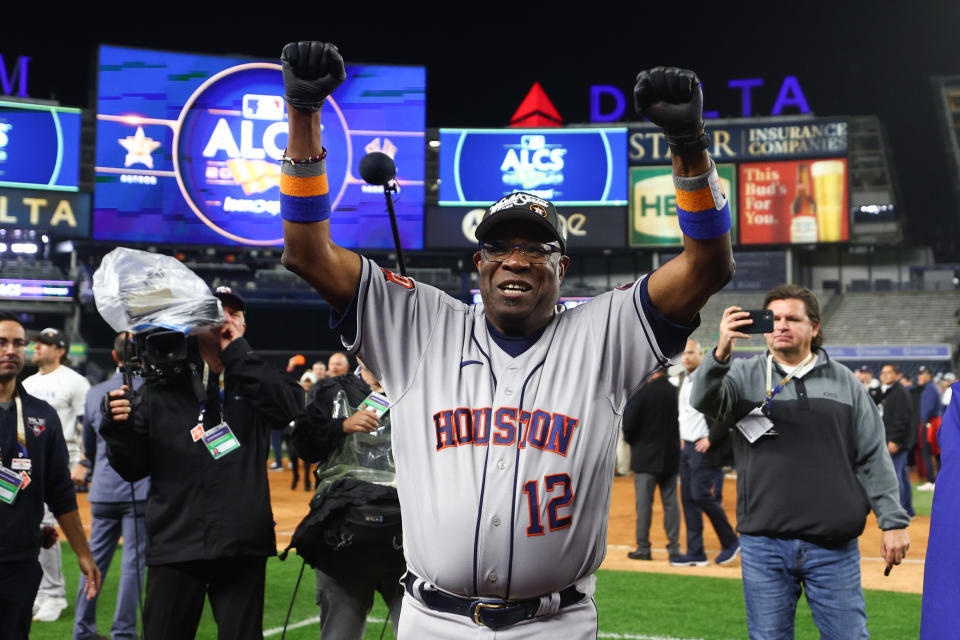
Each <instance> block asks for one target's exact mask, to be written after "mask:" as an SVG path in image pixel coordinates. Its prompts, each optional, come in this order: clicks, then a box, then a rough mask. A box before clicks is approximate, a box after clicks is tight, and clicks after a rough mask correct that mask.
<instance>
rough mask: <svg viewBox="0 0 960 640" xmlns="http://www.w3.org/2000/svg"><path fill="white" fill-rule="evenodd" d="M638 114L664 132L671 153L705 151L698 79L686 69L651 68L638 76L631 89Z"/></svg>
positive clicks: (701, 100) (701, 102) (701, 95)
mask: <svg viewBox="0 0 960 640" xmlns="http://www.w3.org/2000/svg"><path fill="white" fill-rule="evenodd" d="M633 96H634V99H635V100H636V105H637V112H638V113H640V114H642V115H644V116H646V117H647V118H648V119H650V121H651V122H653V123H654V124H656V125H658V126H659V127H660V128H661V129H663V134H664V136H665V137H666V138H667V142H669V143H670V149H671V150H672V151H673V153H674V154H681V155H683V154H690V153H695V152H698V151H700V150H702V149H706V148H707V145H708V142H709V141H708V139H707V136H706V134H705V132H704V130H703V92H702V91H701V90H700V79H699V78H697V74H695V73H694V72H693V71H690V70H689V69H678V68H677V67H654V68H653V69H648V70H646V71H641V72H640V73H639V74H637V84H636V86H635V87H634V89H633Z"/></svg>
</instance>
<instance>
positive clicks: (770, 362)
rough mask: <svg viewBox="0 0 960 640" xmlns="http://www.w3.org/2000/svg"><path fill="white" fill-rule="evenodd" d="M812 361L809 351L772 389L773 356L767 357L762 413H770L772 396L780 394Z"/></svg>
mask: <svg viewBox="0 0 960 640" xmlns="http://www.w3.org/2000/svg"><path fill="white" fill-rule="evenodd" d="M812 360H813V352H812V351H811V352H810V353H809V354H807V357H806V358H804V359H803V362H801V363H800V364H798V365H797V368H796V369H794V370H793V371H791V372H790V373H788V374H787V375H785V376H784V377H783V379H782V380H780V383H779V384H777V386H776V387H774V386H773V356H772V355H768V356H767V397H766V398H765V399H764V401H763V409H764V411H766V412H769V411H770V403H771V402H772V401H773V396H775V395H777V394H778V393H780V391H781V390H783V388H784V387H785V386H787V383H788V382H790V381H791V380H793V377H794V376H795V375H796V374H797V373H799V372H800V371H803V368H804V367H806V366H807V365H808V364H810V362H811V361H812Z"/></svg>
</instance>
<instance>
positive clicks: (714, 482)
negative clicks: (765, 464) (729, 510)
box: [680, 441, 737, 555]
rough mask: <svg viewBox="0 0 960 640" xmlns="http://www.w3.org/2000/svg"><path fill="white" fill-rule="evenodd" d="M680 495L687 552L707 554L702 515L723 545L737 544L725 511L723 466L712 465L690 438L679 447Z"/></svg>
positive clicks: (726, 546) (735, 535)
mask: <svg viewBox="0 0 960 640" xmlns="http://www.w3.org/2000/svg"><path fill="white" fill-rule="evenodd" d="M680 497H681V499H682V501H683V520H684V522H686V523H687V553H689V554H691V555H702V554H703V553H704V551H703V514H706V515H707V517H708V518H709V519H710V524H712V525H713V530H714V531H716V532H717V538H718V539H719V540H720V546H721V547H723V548H724V549H727V548H729V547H731V546H733V545H734V544H736V542H737V534H736V532H735V531H734V530H733V527H731V526H730V521H729V520H727V514H726V513H724V511H723V469H720V468H718V467H713V466H710V463H709V462H707V458H706V455H705V454H703V453H700V452H699V451H697V450H696V448H694V444H693V443H692V442H688V441H684V442H683V447H682V448H681V449H680Z"/></svg>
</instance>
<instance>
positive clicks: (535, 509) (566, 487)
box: [523, 473, 573, 536]
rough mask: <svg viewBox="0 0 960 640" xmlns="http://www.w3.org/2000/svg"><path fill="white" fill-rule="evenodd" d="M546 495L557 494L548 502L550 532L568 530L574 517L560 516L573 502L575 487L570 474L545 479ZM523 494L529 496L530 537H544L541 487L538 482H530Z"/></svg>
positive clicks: (528, 530)
mask: <svg viewBox="0 0 960 640" xmlns="http://www.w3.org/2000/svg"><path fill="white" fill-rule="evenodd" d="M543 484H544V487H545V488H546V493H553V492H554V491H556V492H557V493H556V494H555V495H554V497H552V498H550V500H549V501H548V502H547V525H548V526H549V527H550V531H556V530H557V529H566V528H567V527H569V526H570V525H571V524H572V523H573V516H572V515H566V516H562V515H560V513H559V511H560V509H562V508H564V507H569V506H570V504H571V503H572V502H573V486H572V483H571V481H570V474H568V473H555V474H553V475H549V476H546V477H544V479H543ZM523 492H524V493H526V494H527V506H528V508H529V511H530V526H529V527H527V535H528V536H542V535H543V534H544V530H543V522H541V519H540V486H539V483H538V481H537V480H530V481H529V482H527V483H525V484H524V485H523Z"/></svg>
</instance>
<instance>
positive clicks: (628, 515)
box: [61, 469, 930, 593]
mask: <svg viewBox="0 0 960 640" xmlns="http://www.w3.org/2000/svg"><path fill="white" fill-rule="evenodd" d="M268 477H269V479H270V497H271V502H272V504H273V517H274V519H275V520H276V523H277V524H276V531H277V548H278V549H281V550H282V549H283V548H285V547H286V546H287V544H288V543H289V542H290V538H291V536H293V532H294V530H295V529H296V527H297V524H299V522H300V520H301V519H303V516H305V515H306V514H307V512H308V511H309V507H308V503H309V501H310V497H311V496H312V495H313V494H312V493H308V492H306V491H304V490H303V485H302V480H301V484H300V485H299V486H298V487H297V489H295V490H291V489H290V482H291V480H292V478H293V473H292V472H291V471H289V470H286V469H285V470H283V471H275V472H270V473H268ZM77 497H78V503H79V506H80V518H81V520H82V521H83V524H84V527H85V528H86V529H87V531H88V533H89V530H90V508H89V504H88V503H87V500H86V494H79V495H78V496H77ZM735 503H736V480H735V479H733V478H727V479H726V481H725V482H724V488H723V506H724V508H725V510H726V512H727V516H728V517H729V518H730V522H731V524H733V523H735V521H736V513H735ZM681 521H682V518H681ZM635 522H636V511H635V508H634V495H633V479H632V478H630V477H620V478H615V479H614V483H613V496H612V498H611V505H610V521H609V530H608V533H607V558H606V560H605V561H604V563H603V567H602V568H604V569H616V570H619V571H645V572H648V573H676V574H684V575H695V576H710V577H720V578H736V579H739V578H740V562H739V560H738V561H736V562H735V563H734V564H732V565H728V566H724V567H720V566H717V565H713V564H711V565H710V566H709V567H702V568H701V567H671V566H670V565H669V564H668V562H667V552H666V542H667V540H666V536H665V535H664V533H663V525H662V522H663V510H662V508H661V506H660V496H659V493H658V494H657V495H656V496H655V497H654V507H653V526H651V527H650V538H651V542H652V543H653V557H654V559H653V560H652V561H649V562H646V561H638V560H630V559H628V558H627V552H628V551H630V550H632V549H633V548H634V546H635V541H634V527H635ZM909 532H910V539H911V547H910V552H909V555H908V557H907V559H906V560H905V561H904V563H903V564H901V565H900V566H898V567H895V568H894V569H893V571H892V572H891V574H890V576H889V577H884V575H883V568H884V563H883V560H882V559H881V558H880V530H879V529H878V528H877V523H876V519H875V518H874V517H873V515H872V514H871V515H870V517H869V519H868V521H867V528H866V530H865V531H864V534H863V535H862V536H861V537H860V554H861V560H860V568H861V572H862V575H863V586H864V588H867V589H882V590H886V591H902V592H906V593H921V592H922V590H923V558H924V555H925V553H926V550H927V537H928V535H929V532H930V518H928V517H923V516H917V517H916V518H914V520H913V523H912V524H911V525H910V528H909ZM685 536H686V529H685V527H684V526H683V524H682V522H681V529H680V543H681V546H683V547H685V546H686V545H685V541H686V537H685ZM61 539H63V538H61ZM704 545H705V547H706V551H707V555H708V556H709V557H711V558H712V557H713V556H715V555H716V554H717V553H719V552H720V543H719V541H718V540H717V537H716V534H715V533H714V532H713V528H712V527H711V526H710V523H709V521H707V522H705V525H704ZM684 550H686V549H684Z"/></svg>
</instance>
